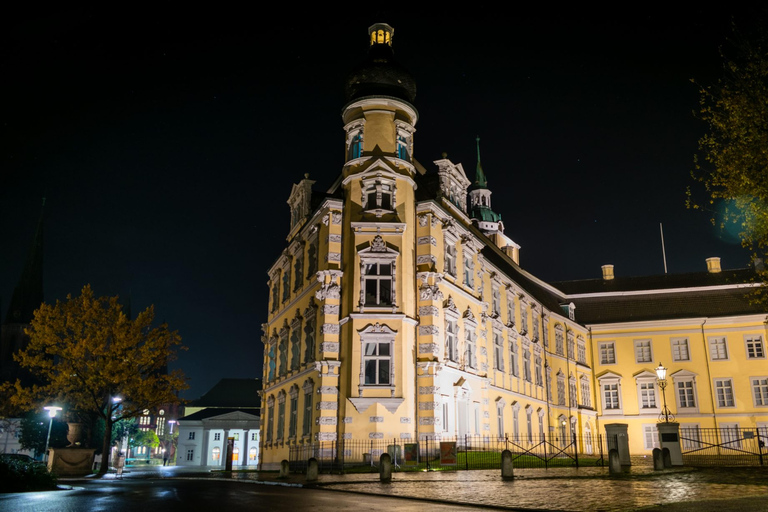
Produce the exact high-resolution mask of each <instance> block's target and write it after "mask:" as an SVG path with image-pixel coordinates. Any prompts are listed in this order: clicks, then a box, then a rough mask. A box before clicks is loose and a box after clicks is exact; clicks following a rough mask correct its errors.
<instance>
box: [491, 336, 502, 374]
mask: <svg viewBox="0 0 768 512" xmlns="http://www.w3.org/2000/svg"><path fill="white" fill-rule="evenodd" d="M493 367H494V368H495V369H497V370H499V371H502V372H503V371H504V338H503V337H502V336H501V333H500V332H498V331H494V332H493Z"/></svg>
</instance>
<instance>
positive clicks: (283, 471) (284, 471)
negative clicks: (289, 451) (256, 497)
mask: <svg viewBox="0 0 768 512" xmlns="http://www.w3.org/2000/svg"><path fill="white" fill-rule="evenodd" d="M290 469H291V467H290V465H289V464H288V461H287V460H285V459H283V460H281V461H280V476H279V477H278V478H288V473H289V472H290Z"/></svg>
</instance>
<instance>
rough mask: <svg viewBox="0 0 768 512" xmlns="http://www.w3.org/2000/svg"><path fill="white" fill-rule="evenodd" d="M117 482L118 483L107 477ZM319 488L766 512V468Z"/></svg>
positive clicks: (612, 507) (205, 473)
mask: <svg viewBox="0 0 768 512" xmlns="http://www.w3.org/2000/svg"><path fill="white" fill-rule="evenodd" d="M109 477H110V478H112V477H113V476H109ZM124 477H125V478H221V479H236V480H242V481H250V482H253V483H257V482H258V483H263V484H273V485H295V486H297V487H298V486H309V485H310V484H308V483H307V482H306V480H305V478H304V477H303V476H302V475H291V476H290V477H289V478H287V479H284V480H281V479H279V478H278V474H277V473H273V472H255V471H234V472H232V473H228V472H221V471H217V470H216V468H176V467H167V468H158V467H150V468H128V469H127V470H126V473H125V475H124ZM311 485H314V486H321V487H323V488H325V489H332V490H338V491H350V492H356V493H363V494H376V495H379V496H398V497H409V498H418V499H424V500H430V501H438V502H447V503H460V504H467V505H475V506H478V507H481V508H496V509H512V510H531V511H532V510H553V511H606V512H620V511H629V510H663V511H664V512H667V511H670V512H688V511H695V512H708V511H717V512H723V511H727V510H738V511H739V512H757V511H760V512H765V511H766V510H768V468H766V467H748V468H718V469H714V468H713V469H693V468H674V469H668V470H664V471H659V472H655V471H653V469H652V468H650V467H647V466H640V465H635V466H632V467H631V468H630V469H629V470H628V471H626V472H625V473H623V474H621V475H616V476H612V475H609V473H608V470H607V468H599V467H598V468H594V467H593V468H579V469H573V468H556V469H516V470H515V479H514V480H512V481H503V480H502V479H501V471H450V472H447V471H440V472H437V471H436V472H396V473H394V474H393V478H392V483H388V484H385V483H381V482H379V480H378V474H377V473H358V474H345V475H326V474H322V475H320V476H319V478H318V481H317V482H316V483H314V484H311Z"/></svg>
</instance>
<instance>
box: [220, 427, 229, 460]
mask: <svg viewBox="0 0 768 512" xmlns="http://www.w3.org/2000/svg"><path fill="white" fill-rule="evenodd" d="M227 439H229V429H228V428H226V429H224V435H223V436H221V457H219V466H222V467H224V466H225V464H226V460H227Z"/></svg>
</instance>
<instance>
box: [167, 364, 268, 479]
mask: <svg viewBox="0 0 768 512" xmlns="http://www.w3.org/2000/svg"><path fill="white" fill-rule="evenodd" d="M260 389H261V381H260V380H259V379H222V380H221V381H219V383H218V384H216V386H214V387H213V388H212V389H211V390H210V391H209V392H208V393H206V394H205V395H203V396H202V397H201V398H200V399H198V400H196V401H194V402H192V404H190V406H188V407H187V410H186V412H187V415H186V416H184V417H183V418H180V419H179V420H178V421H179V438H178V445H177V449H176V465H178V466H222V467H223V466H224V465H225V460H226V453H227V439H229V438H232V439H233V450H232V466H233V467H244V466H255V465H256V464H258V462H259V441H260V437H259V421H260V410H259V403H260V398H259V396H258V391H259V390H260Z"/></svg>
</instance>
